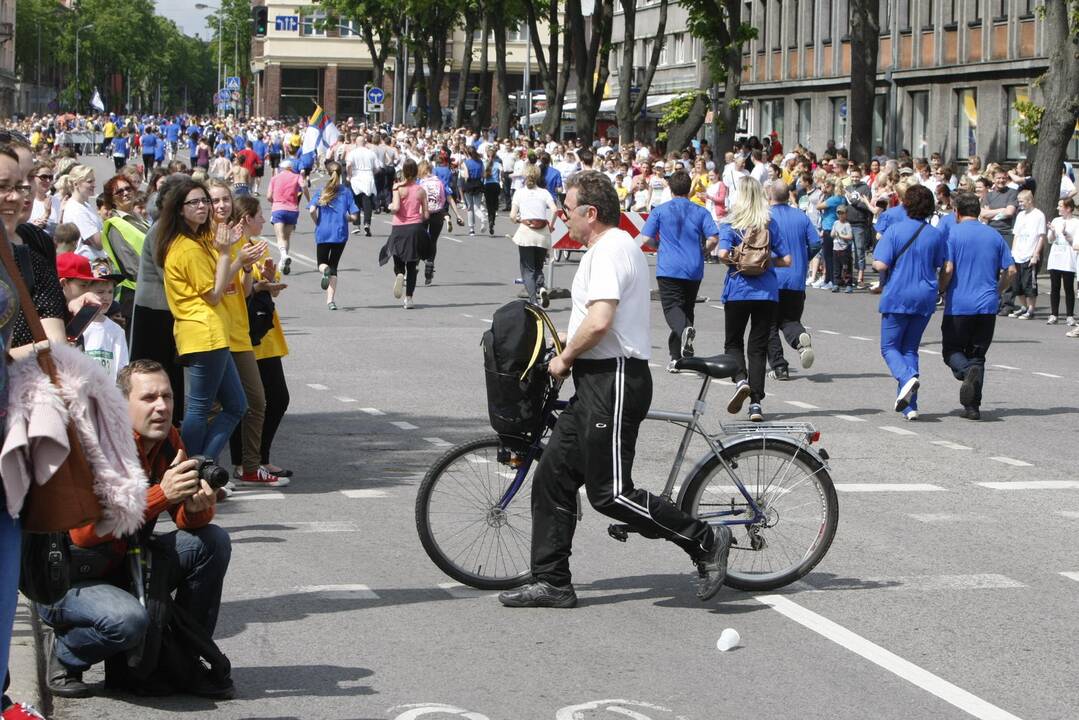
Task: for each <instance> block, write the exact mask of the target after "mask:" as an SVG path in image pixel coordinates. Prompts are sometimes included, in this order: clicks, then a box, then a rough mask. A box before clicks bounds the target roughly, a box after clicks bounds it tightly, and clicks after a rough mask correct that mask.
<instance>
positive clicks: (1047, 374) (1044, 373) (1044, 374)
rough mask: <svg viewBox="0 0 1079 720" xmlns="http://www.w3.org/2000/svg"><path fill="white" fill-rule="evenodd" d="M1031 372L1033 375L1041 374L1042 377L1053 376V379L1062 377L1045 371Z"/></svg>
mask: <svg viewBox="0 0 1079 720" xmlns="http://www.w3.org/2000/svg"><path fill="white" fill-rule="evenodd" d="M1033 374H1034V375H1041V376H1042V377H1047V378H1053V379H1054V380H1060V378H1061V377H1062V376H1061V375H1054V374H1053V373H1047V372H1035V373H1033Z"/></svg>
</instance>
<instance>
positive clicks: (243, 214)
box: [232, 197, 292, 479]
mask: <svg viewBox="0 0 1079 720" xmlns="http://www.w3.org/2000/svg"><path fill="white" fill-rule="evenodd" d="M232 221H233V223H242V224H243V227H244V236H245V237H246V238H247V242H248V243H256V242H259V240H260V238H259V234H260V233H261V232H262V228H263V225H265V223H266V220H265V219H264V218H263V216H262V207H261V206H260V205H259V201H258V200H257V199H255V198H253V197H238V198H235V199H234V200H233V207H232ZM286 287H288V286H287V285H285V284H284V283H282V282H281V273H280V271H279V270H278V269H277V266H276V265H275V264H274V261H273V258H272V257H271V256H270V254H269V252H267V253H265V254H264V255H263V256H262V257H261V258H260V259H259V260H258V261H257V262H256V263H255V284H254V286H253V288H252V290H253V291H254V292H268V293H270V295H271V296H273V297H274V298H276V297H277V295H278V293H280V292H281V291H282V290H284V289H285V288H286ZM286 355H288V343H287V342H285V333H284V331H283V330H282V329H281V318H280V317H278V314H277V308H276V307H275V308H274V312H273V326H272V327H271V328H270V329H269V330H267V331H266V334H265V335H263V336H262V337H261V338H260V339H259V340H258V342H257V343H256V344H255V358H256V359H257V360H258V368H259V376H260V377H261V378H262V388H263V392H264V393H265V395H266V415H265V417H264V419H263V421H262V434H261V437H260V439H259V447H258V448H257V449H258V453H259V467H260V470H261V472H263V473H266V474H268V475H271V476H275V477H277V478H281V479H287V478H290V477H292V471H291V470H285V469H284V468H281V467H279V466H277V465H273V464H271V463H270V449H271V447H272V446H273V441H274V436H275V435H276V434H277V428H278V427H279V426H280V425H281V419H282V418H283V417H284V416H285V411H286V410H288V404H289V393H288V383H287V382H286V381H285V369H284V367H283V366H282V364H281V358H283V357H285V356H286ZM243 443H244V451H245V453H246V451H247V438H246V437H245V438H243ZM235 455H236V452H235V448H234V449H233V456H234V457H235Z"/></svg>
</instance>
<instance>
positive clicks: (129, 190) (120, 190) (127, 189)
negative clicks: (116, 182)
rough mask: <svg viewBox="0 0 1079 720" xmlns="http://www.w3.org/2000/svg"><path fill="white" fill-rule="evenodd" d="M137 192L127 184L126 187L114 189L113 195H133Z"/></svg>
mask: <svg viewBox="0 0 1079 720" xmlns="http://www.w3.org/2000/svg"><path fill="white" fill-rule="evenodd" d="M134 192H135V188H133V187H130V186H128V185H125V186H124V187H118V188H116V189H115V190H113V191H112V194H113V195H131V194H132V193H134Z"/></svg>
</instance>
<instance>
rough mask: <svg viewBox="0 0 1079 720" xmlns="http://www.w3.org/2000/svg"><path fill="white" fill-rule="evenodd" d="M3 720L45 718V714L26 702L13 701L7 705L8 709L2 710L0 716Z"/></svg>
mask: <svg viewBox="0 0 1079 720" xmlns="http://www.w3.org/2000/svg"><path fill="white" fill-rule="evenodd" d="M0 717H2V718H3V720H45V716H44V715H42V714H41V713H39V712H38V711H37V710H35V709H34V708H33V707H32V706H30V705H27V704H26V703H18V702H17V703H15V704H14V705H10V706H8V709H7V710H5V711H4V714H3V715H2V716H0Z"/></svg>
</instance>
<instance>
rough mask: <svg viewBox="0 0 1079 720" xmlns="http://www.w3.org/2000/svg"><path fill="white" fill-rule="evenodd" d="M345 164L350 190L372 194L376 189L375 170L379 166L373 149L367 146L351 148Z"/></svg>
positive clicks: (360, 193)
mask: <svg viewBox="0 0 1079 720" xmlns="http://www.w3.org/2000/svg"><path fill="white" fill-rule="evenodd" d="M346 164H347V167H348V177H349V185H350V186H351V187H352V192H354V193H356V194H357V195H374V194H375V191H376V189H377V188H376V187H375V170H378V167H379V164H378V156H377V155H375V151H374V150H372V149H371V148H369V147H367V146H364V147H356V148H353V149H352V150H351V151H350V152H349V154H348V160H347V161H346Z"/></svg>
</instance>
